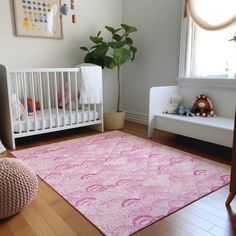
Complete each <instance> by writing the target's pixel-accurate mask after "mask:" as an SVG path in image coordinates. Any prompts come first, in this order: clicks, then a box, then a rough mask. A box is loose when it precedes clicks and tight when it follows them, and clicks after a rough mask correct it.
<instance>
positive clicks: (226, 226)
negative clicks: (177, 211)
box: [185, 205, 232, 232]
mask: <svg viewBox="0 0 236 236" xmlns="http://www.w3.org/2000/svg"><path fill="white" fill-rule="evenodd" d="M185 210H186V211H189V212H191V213H192V214H193V215H196V216H198V217H200V218H202V219H204V220H205V221H208V222H210V223H212V224H213V225H217V226H218V227H220V228H222V229H223V230H225V231H227V232H231V231H232V228H231V224H230V221H227V220H224V219H222V218H220V217H218V216H216V215H215V214H211V213H209V212H207V211H205V210H203V209H202V208H199V207H197V206H195V205H190V206H187V207H186V208H185Z"/></svg>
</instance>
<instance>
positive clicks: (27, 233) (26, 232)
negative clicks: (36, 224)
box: [14, 226, 37, 236]
mask: <svg viewBox="0 0 236 236" xmlns="http://www.w3.org/2000/svg"><path fill="white" fill-rule="evenodd" d="M14 235H15V236H37V235H36V234H35V233H34V231H33V230H32V229H31V228H30V226H27V227H24V228H21V229H19V230H16V231H14Z"/></svg>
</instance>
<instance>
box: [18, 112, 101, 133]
mask: <svg viewBox="0 0 236 236" xmlns="http://www.w3.org/2000/svg"><path fill="white" fill-rule="evenodd" d="M36 114H37V116H36V120H35V116H34V114H33V115H31V116H28V121H27V120H21V122H20V121H18V120H17V121H14V132H15V133H19V132H27V130H28V129H29V131H33V130H42V129H43V128H44V129H48V128H50V114H49V110H44V119H43V116H42V112H41V111H37V113H36ZM98 117H99V113H98V112H97V111H84V112H82V110H79V111H78V115H77V112H76V111H72V112H71V113H70V111H68V110H65V115H64V112H63V109H58V116H57V111H56V109H51V127H52V128H55V127H63V126H67V125H71V124H72V125H73V124H77V123H82V122H83V121H84V122H89V121H95V120H97V119H98ZM77 120H78V121H77ZM27 123H28V125H27ZM28 127H29V128H28Z"/></svg>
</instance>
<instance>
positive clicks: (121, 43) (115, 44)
mask: <svg viewBox="0 0 236 236" xmlns="http://www.w3.org/2000/svg"><path fill="white" fill-rule="evenodd" d="M125 44H126V41H125V40H124V41H119V42H110V43H108V45H109V46H110V47H111V48H113V49H115V48H122V47H123V46H124V45H125Z"/></svg>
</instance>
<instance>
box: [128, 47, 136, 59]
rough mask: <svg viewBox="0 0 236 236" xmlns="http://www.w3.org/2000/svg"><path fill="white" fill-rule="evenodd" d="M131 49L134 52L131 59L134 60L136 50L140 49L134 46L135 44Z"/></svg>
mask: <svg viewBox="0 0 236 236" xmlns="http://www.w3.org/2000/svg"><path fill="white" fill-rule="evenodd" d="M129 49H130V51H131V52H132V57H131V61H133V60H134V58H135V54H136V52H137V51H138V49H137V48H135V47H133V46H130V47H129Z"/></svg>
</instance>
